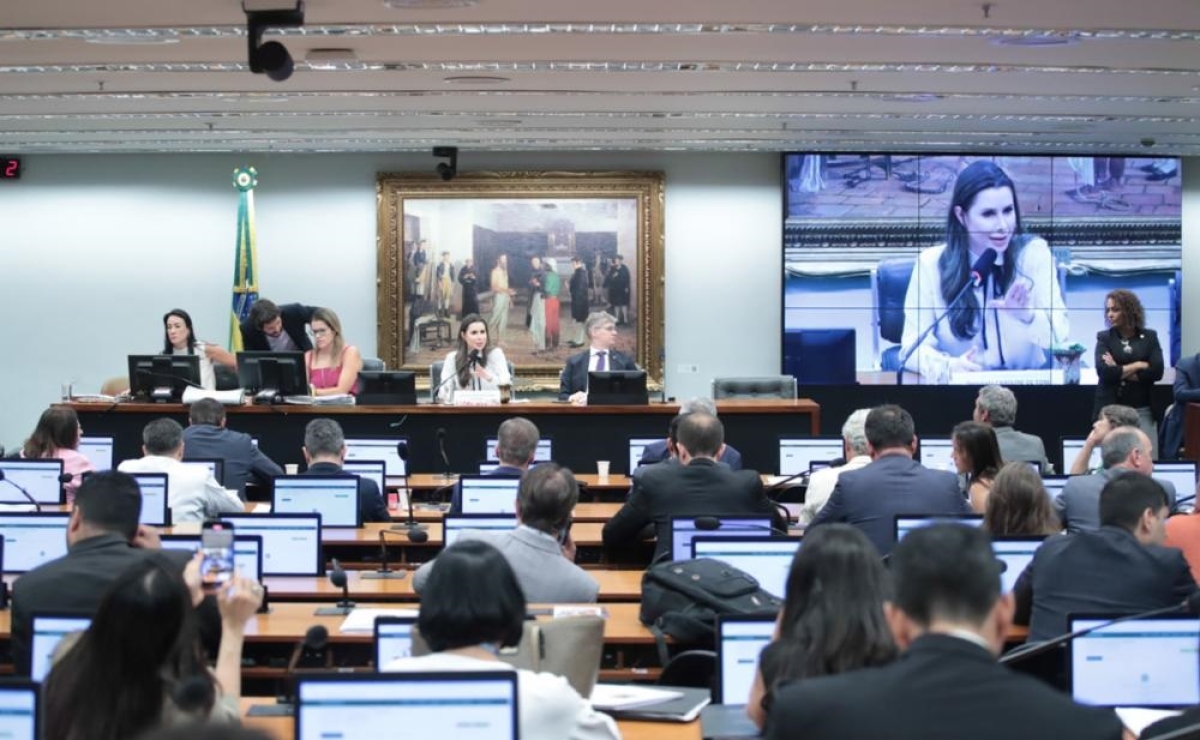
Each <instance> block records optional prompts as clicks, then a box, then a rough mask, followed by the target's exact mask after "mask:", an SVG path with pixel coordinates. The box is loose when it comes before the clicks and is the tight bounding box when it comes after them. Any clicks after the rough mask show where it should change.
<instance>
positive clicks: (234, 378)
mask: <svg viewBox="0 0 1200 740" xmlns="http://www.w3.org/2000/svg"><path fill="white" fill-rule="evenodd" d="M213 377H214V378H215V379H216V381H217V390H219V391H231V390H233V389H235V388H240V387H241V385H242V384H241V381H239V380H238V372H237V368H233V367H229V366H228V365H218V364H217V363H215V362H214V363H213Z"/></svg>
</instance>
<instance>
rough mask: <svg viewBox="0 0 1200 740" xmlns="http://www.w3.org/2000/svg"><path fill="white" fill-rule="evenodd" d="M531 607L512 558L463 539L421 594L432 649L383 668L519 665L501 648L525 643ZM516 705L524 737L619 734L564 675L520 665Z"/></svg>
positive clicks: (421, 620) (561, 739)
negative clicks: (502, 657)
mask: <svg viewBox="0 0 1200 740" xmlns="http://www.w3.org/2000/svg"><path fill="white" fill-rule="evenodd" d="M525 606H526V601H525V594H524V593H523V592H522V591H521V586H520V584H519V583H518V582H517V577H516V575H515V574H514V573H513V569H512V567H511V566H510V565H509V564H508V559H507V558H504V557H502V556H501V554H500V552H499V551H497V550H496V548H494V547H492V546H491V545H489V544H488V543H486V542H482V541H480V540H465V541H462V542H456V543H455V544H454V545H453V546H451V547H449V548H447V549H446V550H445V551H444V552H443V553H442V554H441V555H439V556H438V565H437V568H434V570H433V572H432V573H430V574H429V579H428V581H426V583H425V589H424V592H423V593H422V594H421V609H420V615H419V616H418V617H417V628H418V629H419V630H420V632H421V637H422V638H423V639H424V640H425V642H426V643H427V644H428V645H429V648H430V649H431V650H432V651H433V652H432V653H431V654H430V655H423V656H421V657H419V658H400V659H399V660H395V661H392V662H391V663H389V664H388V665H386V666H384V667H383V670H384V671H502V670H513V669H510V668H509V666H508V665H507V664H505V663H502V662H500V660H499V659H498V658H497V657H496V653H497V651H499V650H500V649H501V648H505V647H513V646H515V645H517V644H519V643H520V642H521V634H522V631H523V629H524V622H525ZM517 705H518V711H519V712H520V717H519V719H518V731H519V733H520V736H521V740H567V739H568V738H569V739H570V740H606V739H609V738H619V737H620V734H619V733H618V731H617V727H616V724H615V723H614V722H613V721H612V719H610V718H609V717H607V716H606V715H603V714H600V713H599V712H597V711H596V710H594V709H592V706H591V704H589V703H588V701H587V699H585V698H583V697H581V696H580V695H579V694H577V693H576V692H575V690H574V689H573V688H571V685H570V684H569V683H567V680H566V679H565V678H563V677H562V676H555V675H552V674H549V673H535V672H533V671H529V670H524V669H521V670H517ZM447 740H449V739H447Z"/></svg>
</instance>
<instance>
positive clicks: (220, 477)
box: [183, 457, 225, 485]
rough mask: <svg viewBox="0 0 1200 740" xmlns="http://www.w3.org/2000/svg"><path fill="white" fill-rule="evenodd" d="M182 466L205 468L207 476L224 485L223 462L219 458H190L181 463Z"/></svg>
mask: <svg viewBox="0 0 1200 740" xmlns="http://www.w3.org/2000/svg"><path fill="white" fill-rule="evenodd" d="M183 464H184V465H195V466H198V467H200V466H202V467H204V468H207V470H208V474H209V475H211V476H212V477H213V480H215V481H216V482H217V483H220V484H221V485H225V461H224V460H222V459H221V458H219V457H190V458H187V459H185V460H184V461H183Z"/></svg>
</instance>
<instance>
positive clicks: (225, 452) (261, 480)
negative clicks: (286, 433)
mask: <svg viewBox="0 0 1200 740" xmlns="http://www.w3.org/2000/svg"><path fill="white" fill-rule="evenodd" d="M183 455H184V459H185V460H187V459H189V458H196V457H215V458H219V459H221V460H224V461H225V477H224V480H222V481H221V485H223V486H225V487H226V488H229V489H231V490H234V491H237V492H238V495H239V496H241V497H242V499H243V500H244V499H245V498H246V483H248V482H250V481H253V482H255V483H257V484H258V485H260V486H268V485H270V484H271V479H272V478H273V477H275V476H277V475H283V468H281V467H279V466H278V465H276V464H275V461H274V460H272V459H271V458H269V457H267V456H266V455H264V454H263V453H261V452H259V450H258V448H257V447H255V446H254V441H253V440H252V439H251V438H250V435H249V434H245V433H244V432H235V431H234V430H232V429H225V428H223V427H215V426H212V425H211V424H195V425H192V426H189V427H188V428H186V429H184V430H183Z"/></svg>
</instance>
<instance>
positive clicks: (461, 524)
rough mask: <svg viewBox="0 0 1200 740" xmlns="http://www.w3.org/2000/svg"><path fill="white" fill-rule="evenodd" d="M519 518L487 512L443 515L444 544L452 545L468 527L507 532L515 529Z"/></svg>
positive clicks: (444, 545) (445, 545)
mask: <svg viewBox="0 0 1200 740" xmlns="http://www.w3.org/2000/svg"><path fill="white" fill-rule="evenodd" d="M516 526H517V518H516V517H515V516H512V515H511V514H510V515H508V516H489V515H487V514H483V515H479V514H463V515H460V516H452V515H449V514H448V515H446V516H444V517H442V546H443V547H450V546H451V545H453V544H454V542H455V540H457V539H458V536H459V535H460V534H462V532H463V530H466V529H482V530H487V531H492V532H507V531H509V530H511V529H515V528H516Z"/></svg>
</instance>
